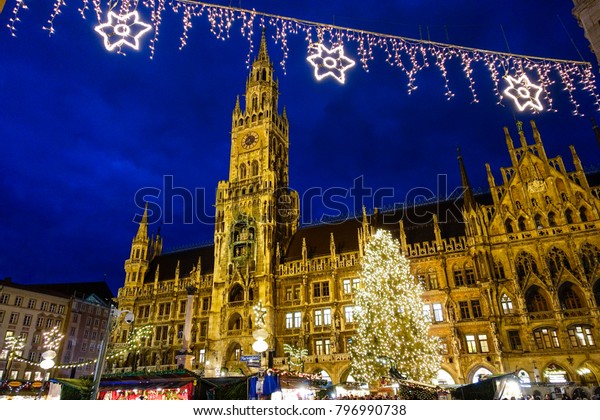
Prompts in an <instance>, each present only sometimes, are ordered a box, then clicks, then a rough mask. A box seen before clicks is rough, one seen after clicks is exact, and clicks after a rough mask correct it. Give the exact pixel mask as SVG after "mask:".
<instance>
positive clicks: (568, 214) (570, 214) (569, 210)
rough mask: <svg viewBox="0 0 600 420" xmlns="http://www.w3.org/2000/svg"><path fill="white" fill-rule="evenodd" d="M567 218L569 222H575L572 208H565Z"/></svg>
mask: <svg viewBox="0 0 600 420" xmlns="http://www.w3.org/2000/svg"><path fill="white" fill-rule="evenodd" d="M565 219H566V220H567V223H569V224H571V223H573V210H571V209H567V210H565Z"/></svg>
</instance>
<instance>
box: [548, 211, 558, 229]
mask: <svg viewBox="0 0 600 420" xmlns="http://www.w3.org/2000/svg"><path fill="white" fill-rule="evenodd" d="M548 225H549V226H552V227H553V226H556V214H554V212H553V211H551V212H550V213H548Z"/></svg>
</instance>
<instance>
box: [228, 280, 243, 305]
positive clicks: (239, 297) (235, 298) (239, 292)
mask: <svg viewBox="0 0 600 420" xmlns="http://www.w3.org/2000/svg"><path fill="white" fill-rule="evenodd" d="M243 300H244V289H243V288H242V286H240V285H239V284H236V285H235V286H233V287H232V288H231V290H230V291H229V302H241V301H243Z"/></svg>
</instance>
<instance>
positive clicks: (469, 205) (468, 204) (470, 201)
mask: <svg viewBox="0 0 600 420" xmlns="http://www.w3.org/2000/svg"><path fill="white" fill-rule="evenodd" d="M456 151H457V153H458V167H459V170H460V179H461V180H462V187H463V189H464V191H465V208H466V209H467V210H470V209H474V208H475V199H474V198H473V192H472V191H471V184H470V183H469V178H468V177H467V170H466V169H465V165H464V163H463V159H462V155H461V154H460V148H459V147H457V148H456Z"/></svg>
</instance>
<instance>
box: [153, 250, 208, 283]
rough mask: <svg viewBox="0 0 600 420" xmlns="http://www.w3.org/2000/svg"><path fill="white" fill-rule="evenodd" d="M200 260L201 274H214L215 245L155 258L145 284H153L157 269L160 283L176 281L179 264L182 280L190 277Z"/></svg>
mask: <svg viewBox="0 0 600 420" xmlns="http://www.w3.org/2000/svg"><path fill="white" fill-rule="evenodd" d="M198 258H201V265H202V268H201V270H202V272H201V274H208V273H212V272H213V270H214V260H215V246H214V245H213V244H210V245H204V246H200V247H196V248H188V249H183V250H179V251H173V252H168V253H165V254H162V255H159V256H158V257H155V258H154V259H153V260H152V261H151V262H150V267H148V271H147V272H146V278H145V279H144V283H152V282H153V281H154V277H155V273H156V268H157V267H158V280H159V281H162V280H170V279H174V278H175V270H176V269H177V263H178V262H179V276H180V277H182V278H183V277H188V276H189V274H190V272H191V271H192V269H193V268H194V267H196V265H198Z"/></svg>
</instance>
